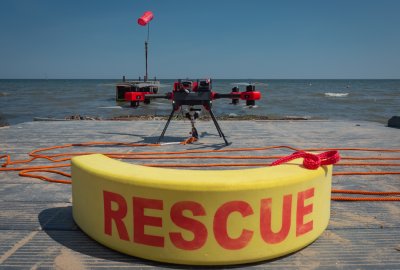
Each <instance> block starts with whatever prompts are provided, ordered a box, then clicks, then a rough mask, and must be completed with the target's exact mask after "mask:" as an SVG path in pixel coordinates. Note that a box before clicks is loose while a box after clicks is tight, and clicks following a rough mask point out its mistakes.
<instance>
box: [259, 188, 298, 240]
mask: <svg viewBox="0 0 400 270" xmlns="http://www.w3.org/2000/svg"><path fill="white" fill-rule="evenodd" d="M271 206H272V199H271V198H268V199H262V200H261V207H260V211H261V212H260V231H261V237H262V239H263V240H264V241H265V242H266V243H268V244H277V243H280V242H282V241H283V240H285V239H286V237H287V236H288V234H289V231H290V225H291V216H292V195H291V194H289V195H285V196H284V197H283V206H282V223H281V229H280V230H279V231H278V232H276V233H275V232H273V231H272V210H271V208H272V207H271Z"/></svg>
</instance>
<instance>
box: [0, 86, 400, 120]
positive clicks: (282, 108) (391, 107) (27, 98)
mask: <svg viewBox="0 0 400 270" xmlns="http://www.w3.org/2000/svg"><path fill="white" fill-rule="evenodd" d="M160 81H161V84H162V87H161V88H160V91H159V93H167V92H170V91H171V89H172V85H173V82H174V80H160ZM120 82H121V80H103V79H102V80H94V79H90V80H89V79H87V80H80V79H79V80H78V79H75V80H70V79H68V80H67V79H54V80H53V79H43V80H41V79H35V80H31V79H25V80H22V79H18V80H14V79H3V80H0V125H1V124H2V125H5V124H8V125H15V124H18V123H22V122H29V121H33V120H34V119H36V120H37V119H40V118H44V119H46V118H49V119H65V118H66V117H71V116H82V117H87V118H95V119H110V118H114V117H126V116H142V115H145V116H166V115H169V113H170V112H171V110H172V106H171V102H170V101H168V100H155V101H152V103H151V104H149V105H145V104H142V105H141V106H139V107H138V108H131V107H129V104H128V103H125V102H122V103H121V102H120V103H118V102H116V101H115V91H116V90H115V85H116V84H117V83H120ZM244 83H253V84H255V86H256V89H257V90H259V91H260V92H261V94H262V99H261V100H259V101H257V102H256V106H251V107H249V106H246V104H245V101H240V103H239V104H237V105H233V104H231V101H230V100H227V99H220V100H215V101H214V102H213V111H214V113H215V115H216V116H217V117H218V116H231V117H240V116H244V115H256V116H264V117H268V118H271V119H287V118H300V119H310V120H313V119H321V120H323V119H327V120H339V121H346V120H351V121H373V122H379V123H382V124H387V121H388V119H389V118H390V117H392V116H394V115H400V80H312V79H310V80H307V79H302V80H295V79H293V80H277V79H263V80H260V79H246V80H222V79H221V80H217V79H216V80H213V91H216V92H220V93H230V92H231V89H232V88H233V87H235V86H239V88H240V89H241V91H244V90H245V86H243V85H244Z"/></svg>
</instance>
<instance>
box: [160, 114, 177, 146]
mask: <svg viewBox="0 0 400 270" xmlns="http://www.w3.org/2000/svg"><path fill="white" fill-rule="evenodd" d="M174 112H175V110H174V109H172V112H171V114H170V115H169V117H168V120H167V123H166V124H165V127H164V129H163V131H162V133H161V135H160V137H159V138H158V141H157V144H159V143H160V141H161V140H162V139H163V138H164V134H165V132H166V131H167V128H168V125H169V122H171V119H172V117H173V116H174Z"/></svg>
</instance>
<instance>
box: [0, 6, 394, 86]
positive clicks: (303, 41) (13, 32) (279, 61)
mask: <svg viewBox="0 0 400 270" xmlns="http://www.w3.org/2000/svg"><path fill="white" fill-rule="evenodd" d="M147 10H151V11H152V12H153V13H154V19H153V20H152V22H151V23H150V40H149V75H150V76H151V77H153V76H157V77H158V78H164V79H166V78H169V79H176V78H186V77H189V78H204V77H211V78H217V79H239V78H254V79H255V78H258V79H341V78H342V79H400V1H398V0H301V1H298V0H292V1H291V0H274V1H273V0H270V1H269V0H247V1H244V0H202V1H194V0H168V1H166V0H129V1H128V0H118V1H112V0H0V79H8V78H9V79H12V78H14V79H19V78H21V79H23V78H32V79H44V78H47V79H73V78H76V79H117V78H121V77H122V76H123V75H125V76H126V77H127V78H137V77H138V76H143V75H144V63H145V62H144V41H145V39H146V35H147V27H143V26H140V25H138V24H137V19H138V17H140V16H141V15H142V14H143V12H145V11H147Z"/></svg>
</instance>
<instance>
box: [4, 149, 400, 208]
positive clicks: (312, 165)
mask: <svg viewBox="0 0 400 270" xmlns="http://www.w3.org/2000/svg"><path fill="white" fill-rule="evenodd" d="M93 146H103V147H104V146H124V147H160V145H159V144H141V143H124V142H85V143H74V144H64V145H55V146H51V147H46V148H40V149H36V150H34V151H31V152H30V153H28V156H29V158H27V159H23V160H11V157H10V155H0V160H2V159H4V160H5V161H4V163H3V164H2V165H1V168H0V172H7V171H18V172H19V175H20V176H22V177H30V178H36V179H40V180H43V181H48V182H52V183H61V184H71V175H70V174H69V173H66V172H63V171H60V170H56V169H59V168H68V167H70V163H69V161H70V160H71V158H72V157H74V156H79V155H88V154H98V153H101V154H104V155H106V156H108V157H110V158H116V159H132V160H178V159H187V160H195V159H203V160H205V159H224V160H229V159H231V160H237V159H240V160H276V161H274V162H272V163H270V162H269V163H256V162H247V163H207V164H198V163H184V164H182V163H168V164H165V163H161V164H156V163H149V164H142V165H145V166H151V167H174V168H200V167H259V166H274V165H279V164H281V163H284V162H288V161H290V160H293V159H297V158H303V159H304V162H303V166H304V167H306V168H308V169H316V168H318V167H319V166H320V165H326V164H333V163H337V162H339V155H338V153H337V151H341V152H342V151H343V152H345V151H355V152H377V153H379V155H378V156H369V157H365V156H364V157H363V156H360V157H358V156H343V157H341V160H359V161H369V160H375V161H376V160H381V161H390V162H339V163H337V164H336V166H349V167H350V166H352V167H368V168H372V167H375V166H377V167H396V166H400V163H395V162H393V161H397V160H400V157H393V156H392V157H388V156H386V157H382V156H380V154H381V153H398V152H400V149H381V148H336V149H331V148H309V149H297V148H294V147H290V146H284V145H280V146H266V147H253V148H229V149H220V150H184V151H168V152H157V151H147V152H128V153H118V152H65V153H57V154H54V153H53V154H51V153H48V152H50V151H52V150H57V149H66V148H73V147H93ZM272 149H286V150H291V151H294V152H295V153H293V154H291V155H289V156H281V155H262V156H260V155H240V156H238V155H216V154H220V153H235V152H254V151H266V150H272ZM323 151H326V152H324V153H320V154H311V153H309V152H323ZM199 154H200V155H199ZM204 154H209V155H204ZM210 154H213V155H210ZM277 159H278V160H277ZM37 160H46V161H49V162H51V165H29V164H31V163H32V162H33V161H37ZM63 162H68V163H63ZM41 173H50V174H58V175H61V176H63V177H64V178H65V179H56V178H52V177H48V176H44V175H42V174H41ZM398 174H400V171H367V172H366V171H341V172H334V173H333V176H343V175H363V176H364V175H398ZM332 193H333V194H350V195H365V196H364V197H352V196H332V197H331V199H332V200H336V201H400V191H367V190H347V189H332ZM371 195H372V196H374V197H371Z"/></svg>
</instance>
